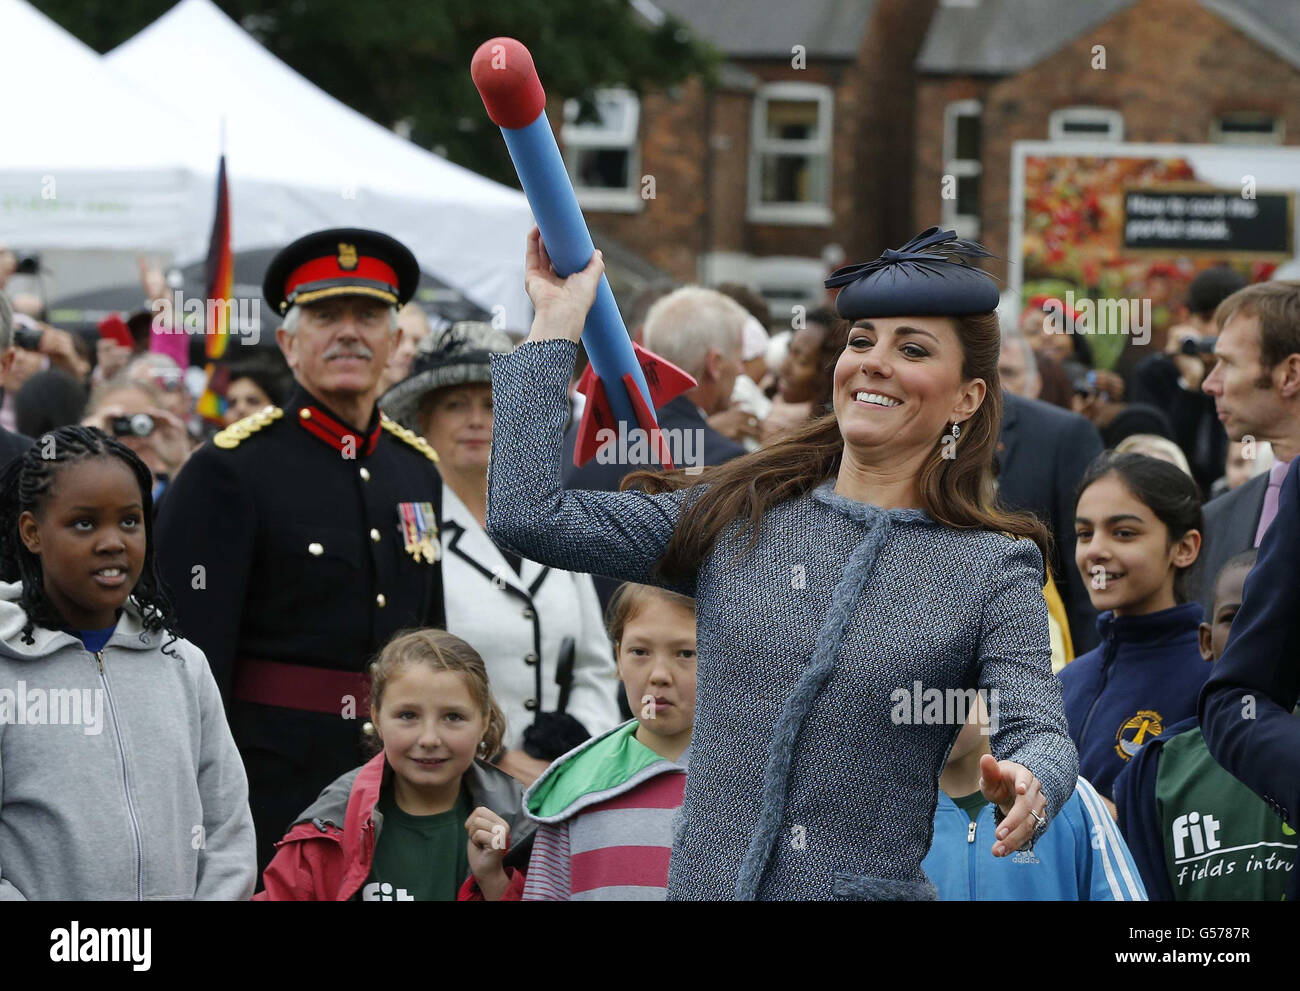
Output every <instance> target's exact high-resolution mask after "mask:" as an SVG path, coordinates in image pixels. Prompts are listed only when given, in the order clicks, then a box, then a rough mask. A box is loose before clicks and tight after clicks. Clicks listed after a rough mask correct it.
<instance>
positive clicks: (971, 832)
mask: <svg viewBox="0 0 1300 991" xmlns="http://www.w3.org/2000/svg"><path fill="white" fill-rule="evenodd" d="M975 854H976V850H975V820H974V819H972V820H971V821H970V828H969V829H967V830H966V862H967V864H968V865H969V866H970V898H971V901H975V900H976V895H975Z"/></svg>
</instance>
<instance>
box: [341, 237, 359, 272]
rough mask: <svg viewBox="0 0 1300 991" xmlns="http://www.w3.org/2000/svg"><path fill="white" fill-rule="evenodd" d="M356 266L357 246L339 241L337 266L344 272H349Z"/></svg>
mask: <svg viewBox="0 0 1300 991" xmlns="http://www.w3.org/2000/svg"><path fill="white" fill-rule="evenodd" d="M356 267H357V246H356V245H355V244H344V243H343V242H340V243H339V268H341V269H343V270H344V271H345V272H351V271H352V270H353V269H354V268H356Z"/></svg>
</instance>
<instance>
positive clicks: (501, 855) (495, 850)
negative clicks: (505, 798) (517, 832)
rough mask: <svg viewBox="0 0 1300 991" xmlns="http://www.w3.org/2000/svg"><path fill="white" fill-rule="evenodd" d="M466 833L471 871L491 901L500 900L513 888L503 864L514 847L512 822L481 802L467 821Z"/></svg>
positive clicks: (487, 898) (484, 894) (485, 895)
mask: <svg viewBox="0 0 1300 991" xmlns="http://www.w3.org/2000/svg"><path fill="white" fill-rule="evenodd" d="M465 832H467V833H469V847H468V850H469V869H470V873H472V874H473V875H474V880H475V881H476V882H477V883H478V887H479V890H480V891H481V892H483V897H484V898H485V899H486V900H487V901H490V902H495V901H500V900H501V896H502V895H503V894H505V891H506V889H507V888H508V887H510V878H509V877H507V876H506V872H505V869H504V868H503V867H502V866H501V861H502V860H504V859H505V855H506V851H507V850H509V849H510V824H509V823H507V822H506V821H505V820H504V819H502V818H501V817H500V816H499V815H497V814H496V813H495V812H493V811H492V810H491V809H488V808H484V807H483V806H481V805H480V806H479V807H478V808H477V809H475V810H474V811H473V812H471V813H470V815H469V818H468V819H466V820H465Z"/></svg>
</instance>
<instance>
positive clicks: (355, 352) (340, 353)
mask: <svg viewBox="0 0 1300 991" xmlns="http://www.w3.org/2000/svg"><path fill="white" fill-rule="evenodd" d="M374 356H375V353H374V352H373V351H371V350H370V349H369V348H366V347H362V348H331V349H330V350H329V351H326V352H325V360H326V361H329V360H330V359H331V358H364V359H365V360H366V361H369V360H370V359H371V358H373V357H374Z"/></svg>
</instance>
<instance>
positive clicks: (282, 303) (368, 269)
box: [262, 227, 420, 313]
mask: <svg viewBox="0 0 1300 991" xmlns="http://www.w3.org/2000/svg"><path fill="white" fill-rule="evenodd" d="M419 281H420V265H419V263H418V262H417V261H416V260H415V255H413V254H411V251H410V249H409V248H407V247H406V245H404V244H403V243H402V242H401V241H399V240H397V239H396V238H393V237H389V236H388V235H387V234H381V233H380V232H379V231H368V230H362V229H361V228H359V227H335V228H332V229H330V230H326V231H316V232H315V233H314V234H308V235H306V236H304V237H300V238H298V240H296V241H294V242H293V243H292V244H290V245H289V246H288V247H286V248H283V249H282V250H281V251H280V252H279V253H278V254H277V255H276V256H275V257H274V258H272V259H271V264H270V265H269V266H268V267H267V269H266V277H265V278H264V279H263V280H262V295H263V296H265V297H266V301H267V302H268V303H270V304H271V306H273V307H274V308H275V311H276V312H277V313H284V312H285V311H286V310H288V309H289V307H291V306H295V305H299V304H303V303H314V302H316V301H317V300H321V299H328V298H329V297H331V296H369V297H371V298H372V299H378V300H382V301H383V302H384V303H387V304H388V305H389V306H403V305H404V304H405V303H406V302H407V301H408V300H409V299H410V298H411V297H412V296H414V295H415V288H416V286H417V284H418V283H419Z"/></svg>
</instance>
